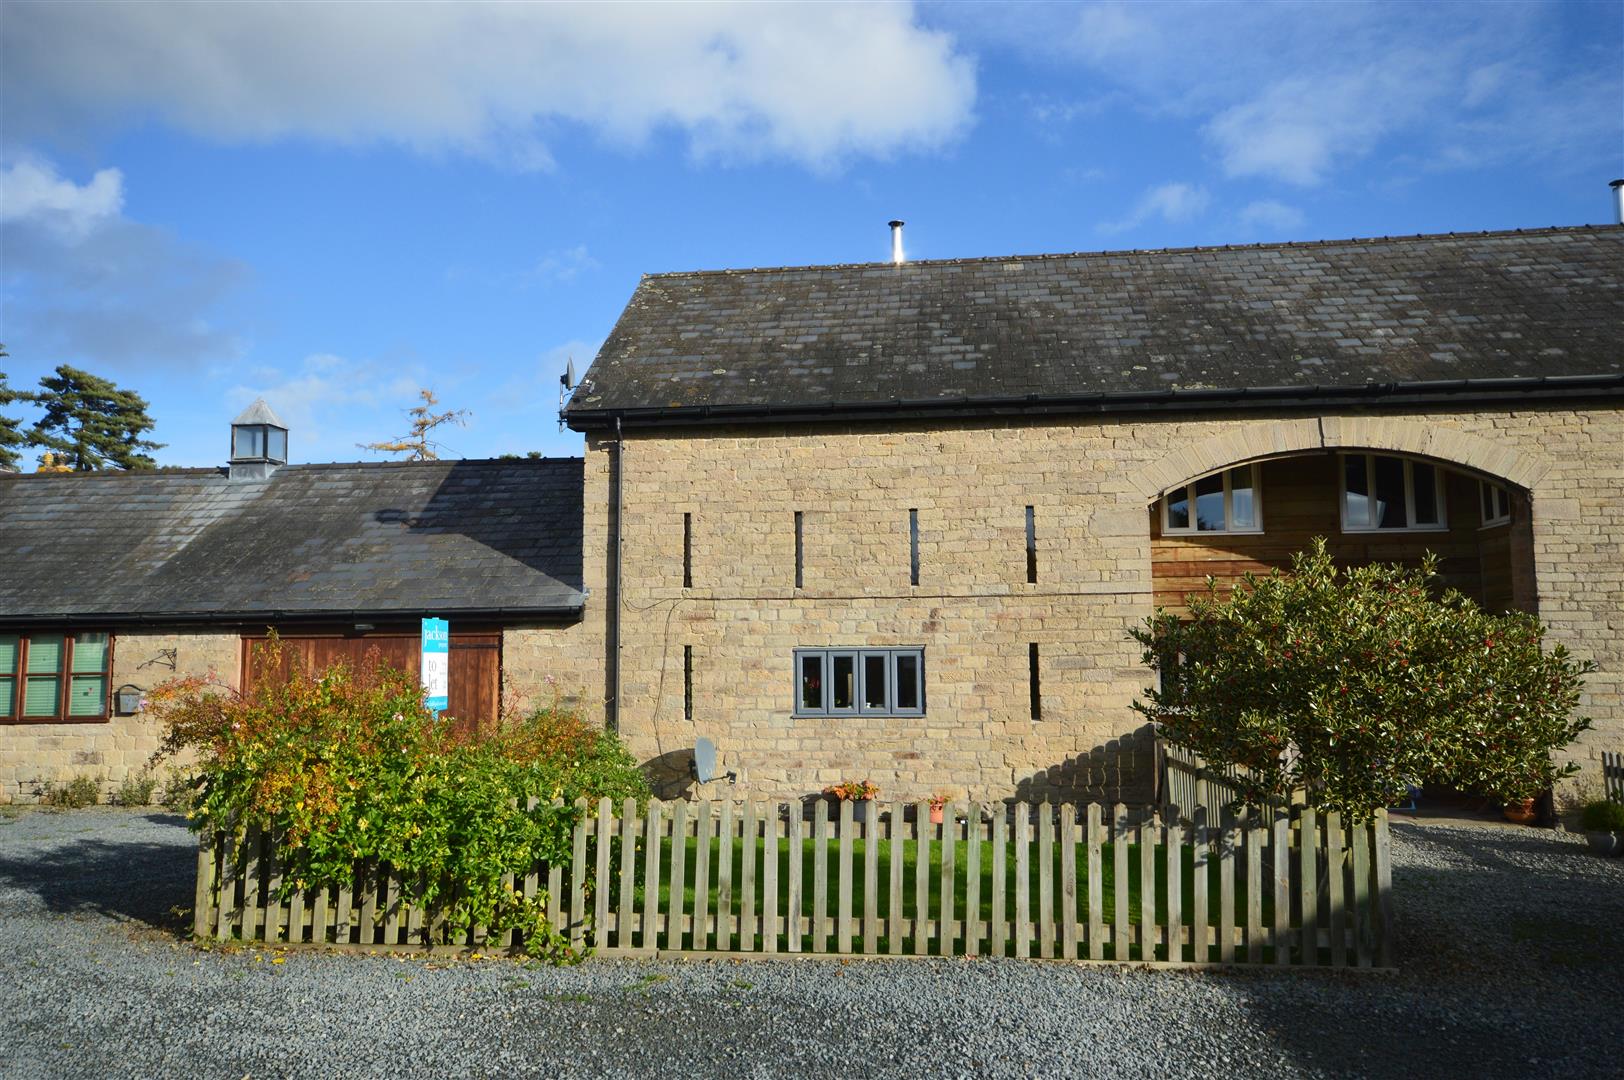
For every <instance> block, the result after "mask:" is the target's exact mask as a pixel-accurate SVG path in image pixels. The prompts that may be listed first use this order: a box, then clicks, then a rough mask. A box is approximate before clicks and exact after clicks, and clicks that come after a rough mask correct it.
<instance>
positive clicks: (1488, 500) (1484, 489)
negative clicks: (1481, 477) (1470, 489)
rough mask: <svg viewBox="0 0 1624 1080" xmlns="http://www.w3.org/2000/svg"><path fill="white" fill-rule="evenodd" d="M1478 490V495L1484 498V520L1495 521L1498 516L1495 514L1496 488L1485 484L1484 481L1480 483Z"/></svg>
mask: <svg viewBox="0 0 1624 1080" xmlns="http://www.w3.org/2000/svg"><path fill="white" fill-rule="evenodd" d="M1477 490H1478V493H1479V494H1480V495H1482V497H1483V498H1482V502H1483V520H1484V521H1492V520H1494V518H1495V516H1496V515H1495V512H1494V486H1493V485H1492V484H1485V483H1483V482H1482V481H1479V482H1478V485H1477Z"/></svg>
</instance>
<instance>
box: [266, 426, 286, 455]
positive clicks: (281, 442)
mask: <svg viewBox="0 0 1624 1080" xmlns="http://www.w3.org/2000/svg"><path fill="white" fill-rule="evenodd" d="M266 430H267V431H268V432H269V434H270V442H269V444H268V445H269V453H268V454H267V455H266V456H267V457H271V458H275V459H276V460H277V461H286V460H287V459H288V433H287V432H285V431H283V430H282V429H281V428H267V429H266Z"/></svg>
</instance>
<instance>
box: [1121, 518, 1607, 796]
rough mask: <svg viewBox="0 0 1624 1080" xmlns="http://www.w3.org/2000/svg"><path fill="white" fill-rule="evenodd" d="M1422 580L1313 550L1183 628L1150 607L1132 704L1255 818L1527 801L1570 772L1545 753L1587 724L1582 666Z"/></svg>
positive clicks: (1195, 602)
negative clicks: (1233, 791)
mask: <svg viewBox="0 0 1624 1080" xmlns="http://www.w3.org/2000/svg"><path fill="white" fill-rule="evenodd" d="M1436 576H1437V562H1436V559H1435V558H1434V557H1432V556H1430V555H1429V556H1427V558H1426V559H1425V560H1424V561H1423V565H1422V566H1421V568H1420V569H1406V568H1404V567H1398V566H1389V565H1375V566H1366V567H1360V568H1356V569H1351V570H1345V571H1341V572H1339V571H1338V570H1337V568H1336V567H1335V566H1334V565H1333V564H1332V562H1331V558H1330V556H1329V555H1328V554H1327V553H1326V549H1325V542H1324V541H1323V540H1315V542H1314V545H1313V547H1312V549H1311V550H1310V551H1308V552H1304V553H1300V554H1298V555H1296V556H1294V557H1293V559H1292V569H1291V571H1290V572H1289V573H1281V572H1280V571H1278V570H1277V571H1274V572H1272V573H1270V574H1269V575H1268V576H1267V577H1263V578H1258V577H1254V576H1252V575H1247V576H1246V578H1245V579H1244V581H1243V583H1242V585H1240V586H1238V587H1236V588H1235V589H1234V590H1233V592H1232V593H1231V595H1230V596H1229V597H1228V598H1220V597H1219V596H1218V593H1217V587H1216V585H1215V583H1214V582H1213V581H1212V579H1210V578H1209V579H1208V582H1207V593H1206V594H1205V595H1204V596H1199V597H1196V598H1194V599H1192V600H1191V602H1190V605H1189V613H1190V614H1189V619H1188V620H1187V621H1181V620H1180V619H1178V618H1177V617H1175V616H1173V615H1171V614H1168V613H1166V612H1161V611H1159V612H1157V613H1156V615H1155V616H1153V617H1152V618H1151V619H1150V620H1148V622H1147V625H1146V626H1145V627H1144V628H1142V629H1138V630H1135V631H1134V632H1133V634H1134V637H1135V639H1136V640H1138V641H1139V642H1140V643H1141V644H1142V645H1144V646H1145V652H1144V660H1145V663H1146V664H1148V665H1149V666H1150V667H1151V668H1152V669H1153V670H1156V671H1158V672H1160V673H1162V676H1163V678H1162V685H1161V686H1160V687H1159V688H1155V689H1150V690H1147V691H1146V692H1145V699H1144V700H1142V701H1139V702H1136V703H1135V706H1134V707H1135V708H1136V709H1137V710H1138V711H1139V712H1141V713H1142V714H1144V715H1145V716H1147V717H1149V718H1150V719H1152V720H1153V721H1155V722H1156V723H1157V724H1158V725H1159V726H1160V729H1161V733H1162V735H1163V737H1164V738H1166V739H1167V740H1168V741H1169V742H1172V743H1174V744H1176V745H1179V746H1183V747H1187V748H1189V749H1191V750H1194V751H1195V752H1196V753H1198V754H1200V755H1201V756H1202V757H1203V758H1205V759H1206V760H1207V761H1209V762H1211V763H1213V764H1222V765H1230V764H1233V765H1242V766H1245V767H1246V768H1247V769H1248V770H1249V773H1248V774H1247V775H1243V776H1242V777H1240V778H1239V779H1238V780H1237V782H1236V783H1237V787H1238V788H1239V790H1240V791H1241V796H1242V797H1241V801H1242V802H1245V803H1251V804H1254V805H1256V804H1259V803H1262V802H1267V801H1279V800H1284V799H1286V798H1288V797H1289V796H1290V794H1291V793H1292V792H1293V791H1294V790H1306V793H1307V798H1308V801H1309V802H1310V804H1312V805H1314V806H1316V807H1319V808H1322V809H1327V810H1337V811H1340V812H1342V813H1343V814H1345V815H1347V816H1348V817H1350V818H1351V819H1353V820H1361V819H1365V818H1368V817H1369V816H1370V815H1371V814H1372V813H1374V812H1375V811H1376V810H1377V809H1378V808H1380V807H1383V806H1388V805H1391V804H1393V803H1394V802H1397V801H1398V800H1399V798H1400V796H1402V795H1403V793H1404V790H1405V785H1406V783H1429V782H1432V783H1446V784H1449V785H1450V786H1453V787H1458V788H1461V789H1463V790H1467V791H1473V792H1477V793H1480V794H1485V795H1492V796H1496V797H1498V798H1500V799H1501V800H1502V801H1506V802H1513V801H1516V800H1520V799H1523V798H1528V797H1531V796H1533V795H1536V794H1538V793H1539V792H1540V791H1543V790H1544V789H1546V788H1548V787H1549V786H1550V785H1551V784H1552V783H1553V782H1554V781H1555V780H1557V779H1559V778H1561V777H1563V776H1568V775H1571V774H1572V773H1573V772H1574V771H1575V770H1576V768H1577V766H1573V765H1566V766H1558V765H1555V764H1554V763H1553V762H1552V761H1551V752H1552V751H1553V750H1555V749H1557V748H1560V747H1562V746H1565V745H1567V744H1568V743H1570V742H1572V741H1573V739H1574V738H1575V737H1576V736H1577V735H1578V734H1579V733H1580V732H1581V731H1583V730H1585V729H1586V728H1587V727H1588V726H1589V721H1588V720H1583V719H1572V718H1571V713H1572V711H1573V709H1574V708H1575V707H1576V706H1577V704H1578V700H1579V682H1580V679H1581V677H1582V676H1583V675H1584V674H1586V673H1587V672H1589V671H1591V670H1593V667H1592V665H1590V664H1588V663H1579V662H1577V661H1575V660H1573V659H1572V658H1571V657H1569V656H1568V654H1567V651H1566V650H1565V649H1564V648H1563V647H1562V646H1561V645H1557V646H1555V647H1554V648H1552V649H1551V650H1550V651H1549V652H1546V651H1544V650H1543V649H1542V640H1543V637H1544V633H1545V629H1544V627H1543V626H1542V625H1541V624H1540V622H1539V621H1538V620H1537V619H1535V618H1534V617H1533V616H1531V615H1527V614H1523V613H1520V612H1519V613H1512V614H1507V615H1490V614H1487V613H1485V612H1484V611H1482V610H1481V609H1480V608H1479V607H1478V606H1477V605H1476V604H1475V603H1473V602H1472V601H1471V600H1470V599H1468V598H1466V597H1465V596H1463V595H1461V594H1460V593H1459V592H1456V591H1454V590H1449V591H1446V592H1444V593H1443V594H1442V595H1441V596H1439V595H1435V594H1434V591H1433V586H1434V584H1435V581H1436Z"/></svg>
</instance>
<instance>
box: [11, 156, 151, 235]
mask: <svg viewBox="0 0 1624 1080" xmlns="http://www.w3.org/2000/svg"><path fill="white" fill-rule="evenodd" d="M123 209H124V174H123V173H122V172H120V171H119V170H117V169H102V170H101V171H100V172H98V173H96V175H95V176H93V177H91V178H90V180H89V181H88V182H86V183H84V184H75V183H74V182H73V181H72V180H66V179H64V178H62V177H60V176H58V175H57V173H56V169H54V168H53V167H52V166H51V164H50V163H49V162H46V161H42V160H39V159H37V158H24V159H22V160H19V161H16V162H13V163H12V164H10V165H6V166H0V224H4V223H6V222H14V221H36V222H39V223H41V224H44V225H48V226H50V227H53V228H57V229H60V230H62V231H63V232H66V233H69V234H71V235H73V236H76V237H83V236H84V235H85V234H86V233H88V232H89V231H90V230H91V229H93V228H95V227H96V226H97V225H98V224H100V223H101V222H103V221H105V220H107V219H108V218H111V217H116V216H117V215H118V213H119V212H120V211H121V210H123Z"/></svg>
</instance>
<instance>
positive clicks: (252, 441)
mask: <svg viewBox="0 0 1624 1080" xmlns="http://www.w3.org/2000/svg"><path fill="white" fill-rule="evenodd" d="M287 463H288V428H287V425H286V424H284V423H282V421H281V420H279V419H277V416H276V414H275V413H274V412H272V411H271V407H270V406H269V405H267V404H265V399H264V398H260V399H258V400H256V401H255V402H254V403H253V404H252V405H250V406H248V408H246V409H244V410H243V414H242V415H241V416H239V417H237V419H235V420H233V421H232V422H231V462H230V464H229V465H228V466H227V468H226V473H227V475H229V476H230V477H231V479H233V480H263V479H265V478H266V477H268V476H270V475H271V474H272V473H273V472H275V471H276V470H277V469H278V468H279V467H281V466H283V465H286V464H287Z"/></svg>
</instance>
